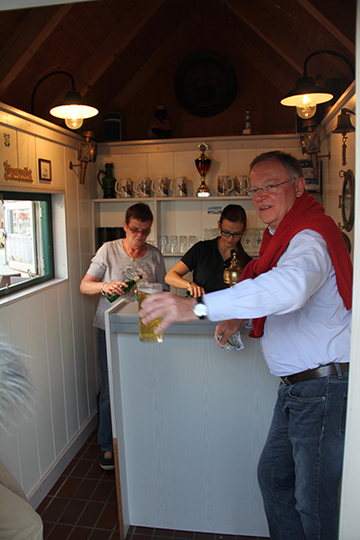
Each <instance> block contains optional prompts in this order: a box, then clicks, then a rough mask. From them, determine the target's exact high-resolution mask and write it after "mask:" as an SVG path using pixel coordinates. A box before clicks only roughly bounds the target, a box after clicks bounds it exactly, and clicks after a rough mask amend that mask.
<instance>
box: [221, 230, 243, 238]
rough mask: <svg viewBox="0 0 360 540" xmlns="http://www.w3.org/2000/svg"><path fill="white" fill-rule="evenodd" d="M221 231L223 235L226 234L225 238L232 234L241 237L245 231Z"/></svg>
mask: <svg viewBox="0 0 360 540" xmlns="http://www.w3.org/2000/svg"><path fill="white" fill-rule="evenodd" d="M220 233H221V236H225V238H230V236H233V237H234V238H241V237H242V236H244V233H243V232H234V233H232V232H229V231H223V230H221V231H220Z"/></svg>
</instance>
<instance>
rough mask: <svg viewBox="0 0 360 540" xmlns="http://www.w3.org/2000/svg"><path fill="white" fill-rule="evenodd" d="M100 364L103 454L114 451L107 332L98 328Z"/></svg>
mask: <svg viewBox="0 0 360 540" xmlns="http://www.w3.org/2000/svg"><path fill="white" fill-rule="evenodd" d="M98 362H99V368H100V375H101V391H100V399H99V430H98V443H99V445H100V448H101V451H102V452H108V451H110V452H112V451H113V439H112V428H111V413H110V393H109V377H108V365H107V358H106V341H105V330H102V329H101V328H98Z"/></svg>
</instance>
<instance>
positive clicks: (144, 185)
mask: <svg viewBox="0 0 360 540" xmlns="http://www.w3.org/2000/svg"><path fill="white" fill-rule="evenodd" d="M133 187H134V191H135V194H136V196H137V197H150V190H151V182H150V178H139V180H135V181H134V185H133Z"/></svg>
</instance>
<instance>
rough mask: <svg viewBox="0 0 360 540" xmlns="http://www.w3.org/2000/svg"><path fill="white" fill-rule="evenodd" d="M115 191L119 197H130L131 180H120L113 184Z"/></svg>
mask: <svg viewBox="0 0 360 540" xmlns="http://www.w3.org/2000/svg"><path fill="white" fill-rule="evenodd" d="M115 191H116V193H118V194H119V195H120V197H132V192H131V178H121V180H117V181H116V183H115Z"/></svg>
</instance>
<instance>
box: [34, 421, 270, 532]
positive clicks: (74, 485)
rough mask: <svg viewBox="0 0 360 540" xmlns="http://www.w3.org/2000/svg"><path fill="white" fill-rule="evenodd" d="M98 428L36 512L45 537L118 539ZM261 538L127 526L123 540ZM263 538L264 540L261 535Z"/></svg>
mask: <svg viewBox="0 0 360 540" xmlns="http://www.w3.org/2000/svg"><path fill="white" fill-rule="evenodd" d="M99 455H100V450H99V446H98V444H97V430H95V431H94V432H93V433H92V434H91V436H90V437H89V438H88V440H87V441H86V443H85V444H84V445H83V447H82V448H81V449H80V450H79V452H78V453H77V455H76V456H75V457H74V459H73V460H72V461H71V463H70V464H69V465H68V467H67V468H66V469H65V471H64V472H63V474H62V475H61V477H60V478H59V480H58V481H57V482H56V484H55V485H54V486H53V487H52V489H51V490H50V491H49V493H48V494H47V495H46V497H45V499H44V500H43V501H42V503H41V504H40V505H39V506H38V508H37V511H38V513H39V514H40V515H41V517H42V520H43V523H44V540H115V539H116V540H118V538H119V520H118V514H117V502H116V489H115V473H114V471H103V470H102V469H101V468H100V466H99ZM167 539H172V540H260V539H259V538H258V537H254V536H251V537H250V536H230V535H223V536H221V535H218V534H208V533H201V532H189V531H172V530H167V529H153V528H148V527H130V529H129V532H128V535H127V538H126V540H167ZM262 540H266V539H265V538H263V539H262Z"/></svg>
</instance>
